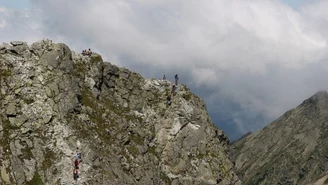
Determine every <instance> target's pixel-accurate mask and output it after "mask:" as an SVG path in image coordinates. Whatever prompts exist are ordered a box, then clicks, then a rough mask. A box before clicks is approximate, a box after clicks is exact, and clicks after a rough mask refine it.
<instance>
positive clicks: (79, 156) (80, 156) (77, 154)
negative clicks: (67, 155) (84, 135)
mask: <svg viewBox="0 0 328 185" xmlns="http://www.w3.org/2000/svg"><path fill="white" fill-rule="evenodd" d="M76 157H77V159H78V160H79V162H82V154H81V151H80V149H79V147H77V148H76Z"/></svg>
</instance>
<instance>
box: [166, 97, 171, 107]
mask: <svg viewBox="0 0 328 185" xmlns="http://www.w3.org/2000/svg"><path fill="white" fill-rule="evenodd" d="M166 99H167V104H168V105H171V96H170V95H168V96H167V98H166Z"/></svg>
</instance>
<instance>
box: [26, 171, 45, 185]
mask: <svg viewBox="0 0 328 185" xmlns="http://www.w3.org/2000/svg"><path fill="white" fill-rule="evenodd" d="M26 184H27V185H43V181H42V179H41V176H40V175H39V173H38V172H37V171H36V172H35V173H34V176H33V179H32V180H31V181H29V182H27V183H26Z"/></svg>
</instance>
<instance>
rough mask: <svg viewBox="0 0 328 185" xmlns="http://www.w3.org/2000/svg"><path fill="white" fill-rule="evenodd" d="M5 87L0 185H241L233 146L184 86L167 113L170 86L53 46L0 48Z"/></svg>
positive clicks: (0, 109) (0, 125)
mask: <svg viewBox="0 0 328 185" xmlns="http://www.w3.org/2000/svg"><path fill="white" fill-rule="evenodd" d="M0 80H1V91H0V92H1V93H0V100H1V107H0V137H1V141H0V161H1V166H0V168H1V169H0V170H1V179H0V184H19V185H20V184H30V185H32V184H33V185H40V184H62V185H64V184H66V185H69V184H74V183H75V184H97V185H99V184H106V185H108V184H122V185H123V184H154V185H160V184H176V185H177V184H183V185H188V184H222V185H228V184H229V185H230V184H231V185H232V184H235V185H238V184H240V182H239V180H238V177H237V176H236V175H235V173H234V170H233V165H232V163H231V162H230V161H229V159H228V157H227V152H228V146H227V144H228V142H229V140H228V138H227V137H226V135H225V134H224V133H223V132H222V131H221V130H219V129H217V128H216V127H215V126H214V125H213V123H212V121H211V119H210V117H209V116H208V113H207V111H206V107H205V104H204V102H203V101H202V100H201V99H200V98H198V97H196V96H194V95H193V94H192V93H191V92H190V91H189V89H188V88H187V87H186V86H184V85H179V91H178V93H177V95H176V96H175V97H174V98H173V102H172V105H171V106H168V105H167V104H166V97H167V95H168V94H169V93H170V91H171V83H170V82H168V81H162V80H155V79H144V78H143V77H141V76H140V75H139V74H137V73H134V72H131V71H129V70H127V69H125V68H119V67H117V66H115V65H112V64H110V63H107V62H103V60H102V58H101V56H100V55H98V54H93V55H92V56H91V57H87V56H82V55H80V54H76V53H74V52H72V51H71V50H70V49H69V48H68V47H67V46H66V45H64V44H54V43H52V42H51V41H50V40H42V41H39V42H36V43H34V44H32V45H31V46H28V45H27V44H26V43H23V42H11V45H9V44H3V45H1V46H0ZM77 146H79V147H80V148H81V150H82V156H83V157H82V158H83V162H82V163H81V164H80V169H79V172H80V178H79V180H78V182H73V174H72V173H73V159H74V156H75V148H76V147H77Z"/></svg>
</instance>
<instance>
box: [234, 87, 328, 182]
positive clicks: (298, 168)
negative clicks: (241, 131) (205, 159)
mask: <svg viewBox="0 0 328 185" xmlns="http://www.w3.org/2000/svg"><path fill="white" fill-rule="evenodd" d="M231 149H232V153H234V158H235V165H236V168H237V172H238V174H239V177H240V178H241V179H242V182H243V183H242V184H245V185H248V184H281V185H289V184H290V185H294V184H295V185H296V184H297V185H302V184H311V185H313V184H315V182H316V181H317V180H318V179H320V178H321V177H323V178H321V179H320V180H319V181H317V183H316V184H317V185H321V184H323V183H324V182H325V181H326V183H328V180H326V178H327V176H325V175H326V174H327V171H328V93H327V92H326V91H320V92H318V93H316V94H315V95H314V96H312V97H311V98H309V99H307V100H305V101H304V102H303V103H302V104H301V105H299V106H298V107H297V108H295V109H292V110H290V111H288V112H286V113H285V114H284V115H283V116H281V117H280V118H279V119H277V120H276V121H274V122H273V123H271V124H270V125H268V126H266V127H265V128H264V129H262V130H260V131H258V132H256V133H252V134H250V135H248V136H246V137H244V138H242V139H240V140H238V141H236V142H234V143H233V144H232V146H231Z"/></svg>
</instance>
